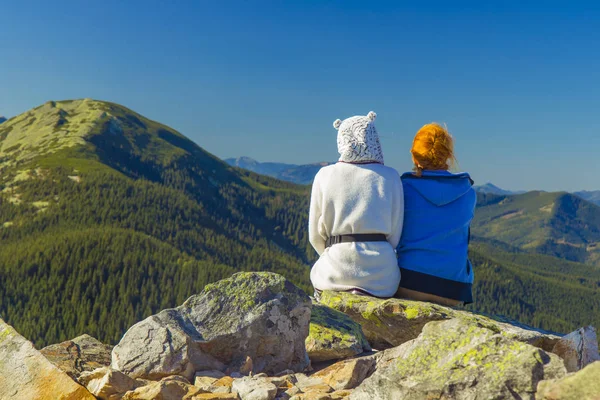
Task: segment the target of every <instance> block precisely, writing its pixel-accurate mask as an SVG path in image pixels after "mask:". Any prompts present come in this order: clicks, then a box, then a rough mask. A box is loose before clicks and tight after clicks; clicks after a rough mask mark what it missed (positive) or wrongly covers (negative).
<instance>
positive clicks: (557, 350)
mask: <svg viewBox="0 0 600 400" xmlns="http://www.w3.org/2000/svg"><path fill="white" fill-rule="evenodd" d="M552 352H553V353H554V354H557V355H559V356H560V357H561V358H562V359H563V360H564V361H565V367H566V368H567V371H568V372H575V371H579V370H580V369H582V368H584V367H585V366H586V365H588V364H591V363H593V362H595V361H599V360H600V355H599V354H598V338H597V337H596V330H595V329H594V327H593V326H588V327H585V328H579V329H577V330H576V331H574V332H571V333H569V334H568V335H566V336H563V337H562V338H561V339H560V340H559V341H558V342H557V343H556V344H555V345H554V348H553V349H552Z"/></svg>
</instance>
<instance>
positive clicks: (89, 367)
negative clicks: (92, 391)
mask: <svg viewBox="0 0 600 400" xmlns="http://www.w3.org/2000/svg"><path fill="white" fill-rule="evenodd" d="M111 351H112V346H109V345H107V344H103V343H101V342H99V341H98V340H96V339H94V338H93V337H91V336H90V335H81V336H78V337H76V338H75V339H73V340H67V341H66V342H62V343H58V344H53V345H50V346H47V347H44V348H43V349H42V350H40V352H41V353H42V354H43V355H44V356H46V358H47V359H48V360H50V362H51V363H52V364H54V365H56V366H57V367H58V368H60V369H61V370H63V371H65V372H66V373H67V374H68V375H69V376H70V377H71V378H73V379H75V380H77V378H78V377H79V375H81V373H82V372H84V371H93V370H95V369H98V368H102V367H108V366H109V365H110V359H111Z"/></svg>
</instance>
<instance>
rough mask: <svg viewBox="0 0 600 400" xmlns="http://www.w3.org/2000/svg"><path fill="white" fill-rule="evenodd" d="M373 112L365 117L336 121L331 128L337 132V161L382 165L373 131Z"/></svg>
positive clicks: (359, 116)
mask: <svg viewBox="0 0 600 400" xmlns="http://www.w3.org/2000/svg"><path fill="white" fill-rule="evenodd" d="M376 117H377V114H375V113H374V112H373V111H371V112H369V113H368V114H367V116H366V117H365V116H362V115H356V116H354V117H350V118H347V119H345V120H343V121H342V120H339V119H336V120H335V122H334V123H333V127H334V128H335V129H337V130H338V136H337V145H338V153H340V158H339V161H344V162H348V163H363V162H379V163H382V164H383V152H382V151H381V144H380V143H379V135H378V134H377V130H376V129H375V122H374V121H375V118H376Z"/></svg>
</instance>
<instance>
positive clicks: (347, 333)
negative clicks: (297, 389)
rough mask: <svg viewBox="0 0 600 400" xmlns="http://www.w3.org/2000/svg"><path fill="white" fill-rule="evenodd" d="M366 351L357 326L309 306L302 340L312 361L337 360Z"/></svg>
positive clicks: (334, 313)
mask: <svg viewBox="0 0 600 400" xmlns="http://www.w3.org/2000/svg"><path fill="white" fill-rule="evenodd" d="M370 350H371V346H370V345H369V342H368V341H367V338H366V337H365V334H364V333H363V331H362V328H361V326H360V324H358V323H356V322H354V321H353V320H352V318H350V317H349V316H347V315H346V314H344V313H342V312H340V311H337V310H334V309H333V308H330V307H327V306H325V305H322V304H319V303H316V304H313V308H312V314H311V317H310V332H309V334H308V337H307V338H306V351H307V352H308V358H310V360H311V361H312V362H323V361H330V360H341V359H344V358H348V357H352V356H355V355H357V354H360V353H362V352H365V351H370Z"/></svg>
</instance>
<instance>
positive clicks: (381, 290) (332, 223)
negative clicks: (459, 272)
mask: <svg viewBox="0 0 600 400" xmlns="http://www.w3.org/2000/svg"><path fill="white" fill-rule="evenodd" d="M370 116H371V113H370V114H369V117H370ZM365 118H367V117H353V118H350V119H348V120H346V121H345V123H346V125H344V126H341V127H340V124H338V127H340V131H341V133H340V134H339V135H338V151H340V154H341V157H340V162H338V163H336V164H334V165H330V166H328V167H324V168H322V169H321V170H320V171H319V173H318V174H317V176H316V177H315V180H314V182H313V188H312V195H311V207H310V216H309V239H310V242H311V244H312V245H313V247H314V248H315V250H316V251H317V252H318V253H319V255H320V258H319V260H318V261H317V262H316V263H315V265H314V266H313V268H312V270H311V281H312V283H313V286H314V287H315V289H317V290H338V291H343V290H352V289H359V290H361V291H363V292H366V293H368V294H371V295H374V296H378V297H390V296H392V295H393V294H394V293H395V292H396V290H397V287H398V281H399V279H400V272H399V269H398V265H397V260H396V254H395V252H394V248H395V247H396V246H397V244H398V242H399V239H400V233H401V231H402V209H403V208H402V198H403V195H402V183H401V181H400V176H399V175H398V173H397V172H396V170H394V169H392V168H389V167H386V166H385V165H383V157H382V155H381V149H380V147H379V140H378V139H377V137H376V136H374V137H371V138H369V137H366V138H363V139H359V140H358V141H356V140H355V136H356V131H358V132H359V133H360V132H363V131H364V130H365V129H366V127H365V126H363V125H364V123H365ZM353 119H356V120H353ZM372 119H374V113H373V117H372ZM372 119H371V122H372ZM366 122H368V120H367V121H366ZM340 123H341V122H340ZM369 124H370V123H369ZM345 128H347V129H345ZM367 128H368V126H367ZM367 131H368V129H367ZM343 132H346V133H347V136H346V137H344V136H343ZM370 134H371V135H376V131H375V130H374V126H373V127H372V132H370ZM340 136H341V137H340ZM378 237H380V238H378ZM336 238H339V239H336ZM348 238H349V240H346V239H348ZM332 239H334V240H333V243H332ZM328 241H329V243H328ZM328 244H329V246H328Z"/></svg>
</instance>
